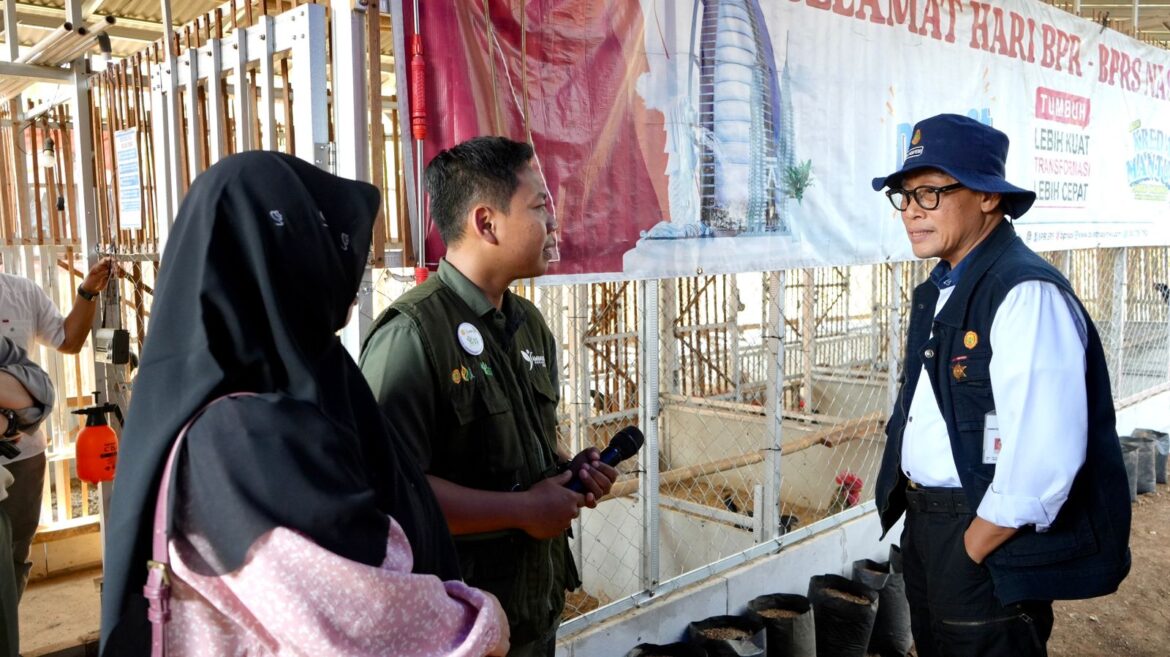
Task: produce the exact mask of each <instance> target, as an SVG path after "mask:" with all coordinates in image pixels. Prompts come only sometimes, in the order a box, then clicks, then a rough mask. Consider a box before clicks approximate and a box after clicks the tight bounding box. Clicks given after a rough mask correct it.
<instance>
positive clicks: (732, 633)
mask: <svg viewBox="0 0 1170 657" xmlns="http://www.w3.org/2000/svg"><path fill="white" fill-rule="evenodd" d="M687 639H688V640H689V641H690V642H691V643H694V644H696V645H698V646H700V647H702V648H703V649H704V650H706V651H707V655H708V657H748V656H749V655H750V656H751V657H766V655H767V654H768V653H767V647H766V640H767V639H766V638H765V636H764V624H763V623H761V622H759V621H758V620H753V619H751V618H748V617H746V616H712V617H710V618H706V619H704V620H701V621H694V622H692V623H691V624H689V625H687Z"/></svg>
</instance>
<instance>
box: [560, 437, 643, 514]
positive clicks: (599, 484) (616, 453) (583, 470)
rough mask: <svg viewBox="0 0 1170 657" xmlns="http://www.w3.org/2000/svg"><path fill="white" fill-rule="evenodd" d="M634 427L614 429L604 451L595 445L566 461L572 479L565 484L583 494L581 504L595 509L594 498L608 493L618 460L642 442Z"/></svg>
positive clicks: (622, 458)
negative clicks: (598, 449) (583, 502)
mask: <svg viewBox="0 0 1170 657" xmlns="http://www.w3.org/2000/svg"><path fill="white" fill-rule="evenodd" d="M645 440H646V439H645V437H644V436H643V435H642V432H641V431H639V430H638V427H634V426H630V427H626V428H625V429H622V430H621V431H619V432H617V434H615V435H614V437H613V438H612V439H611V440H610V441H609V445H608V446H607V447H606V448H605V450H604V451H602V452H600V453H599V452H598V451H597V448H596V447H590V448H589V449H586V450H584V451H582V452H581V453H580V454H578V455H577V456H576V457H574V458H573V460H572V461H571V462H570V464H569V470H570V471H572V473H573V478H572V479H571V480H569V483H568V484H567V485H566V486H567V487H568V489H569V490H571V491H574V492H576V493H582V494H584V495H585V505H586V506H588V507H589V508H591V509H592V508H595V507H596V506H597V501H598V500H599V499H601V498H602V497H604V496H605V495H607V494H608V493H609V490H610V488H612V487H613V482H614V481H615V480H616V479H617V474H618V473H617V470H616V469H615V468H614V466H616V465H617V464H618V463H620V462H622V461H624V460H626V459H628V458H630V457H631V456H633V455H634V454H637V453H638V450H639V449H641V448H642V444H643V443H644V442H645Z"/></svg>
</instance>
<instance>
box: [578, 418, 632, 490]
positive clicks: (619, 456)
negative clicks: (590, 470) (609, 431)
mask: <svg viewBox="0 0 1170 657" xmlns="http://www.w3.org/2000/svg"><path fill="white" fill-rule="evenodd" d="M644 442H646V437H645V436H643V435H642V432H641V430H639V429H638V427H633V426H630V427H626V428H625V429H622V430H621V431H619V432H617V433H616V434H614V436H613V438H611V439H610V441H609V445H608V446H607V447H606V448H605V449H604V450H602V452H601V462H602V463H604V464H606V465H609V466H615V465H617V464H618V463H621V462H622V461H624V460H626V459H628V458H630V457H631V456H633V455H634V454H637V453H638V450H640V449H642V443H644ZM565 485H566V486H567V487H568V489H569V490H571V491H573V492H575V493H584V492H585V484H583V483H582V482H581V480H580V479H578V478H577V471H576V470H574V471H573V479H572V480H570V481H569V483H568V484H565Z"/></svg>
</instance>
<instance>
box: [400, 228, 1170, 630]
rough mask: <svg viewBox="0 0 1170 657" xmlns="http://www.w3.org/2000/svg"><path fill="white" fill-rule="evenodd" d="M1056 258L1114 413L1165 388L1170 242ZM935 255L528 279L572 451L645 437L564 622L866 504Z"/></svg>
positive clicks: (586, 518)
mask: <svg viewBox="0 0 1170 657" xmlns="http://www.w3.org/2000/svg"><path fill="white" fill-rule="evenodd" d="M1044 256H1045V257H1046V258H1048V259H1049V260H1050V261H1051V262H1053V263H1054V264H1055V265H1056V266H1057V267H1058V268H1059V269H1060V270H1061V271H1062V272H1064V273H1065V274H1066V275H1067V276H1068V277H1069V280H1070V281H1071V282H1072V284H1073V286H1074V288H1075V289H1076V291H1077V293H1078V294H1079V295H1080V297H1081V299H1082V300H1083V301H1084V303H1085V306H1086V308H1087V309H1088V310H1089V313H1090V315H1091V316H1092V318H1093V320H1094V322H1095V323H1096V324H1097V327H1098V329H1099V331H1100V333H1101V336H1102V340H1103V342H1104V344H1105V350H1106V354H1107V358H1108V361H1109V365H1110V371H1111V375H1112V381H1113V388H1114V396H1115V399H1117V401H1118V403H1119V406H1124V405H1126V404H1129V403H1133V402H1135V401H1138V400H1140V399H1142V398H1144V397H1147V396H1149V395H1150V394H1153V393H1156V392H1159V391H1161V390H1163V389H1167V388H1170V349H1168V346H1170V313H1168V312H1167V300H1168V298H1170V270H1168V262H1170V249H1167V248H1164V247H1156V248H1127V249H1093V250H1079V251H1063V252H1054V253H1047V254H1044ZM933 264H934V263H933V262H905V263H883V264H878V265H872V266H853V267H831V268H820V269H806V270H792V271H784V272H767V273H751V274H739V275H726V276H701V277H696V278H685V279H670V280H659V281H646V282H614V283H600V284H592V285H570V286H547V287H538V288H535V289H533V288H528V289H525V290H524V293H525V294H526V295H527V296H529V297H530V298H535V300H536V301H537V303H538V305H539V307H540V308H541V310H542V311H543V312H544V314H545V316H546V318H547V319H548V322H549V325H550V326H551V327H552V329H553V331H554V332H555V333H556V334H557V335H558V336H560V337H561V338H562V353H560V354H558V356H559V358H558V363H559V364H560V375H561V381H562V386H561V387H562V405H561V420H562V422H561V427H560V433H559V439H560V440H561V443H562V445H563V446H564V447H565V448H566V450H568V451H570V452H575V451H576V450H579V449H581V448H582V447H585V446H588V445H596V446H598V447H604V445H605V444H606V443H607V441H608V440H609V437H610V436H611V435H613V434H614V433H615V432H616V431H617V430H618V429H620V428H621V427H623V426H626V425H628V424H638V425H639V426H640V427H641V428H642V429H643V430H644V431H645V433H646V436H647V443H646V446H645V447H644V448H643V450H642V452H641V454H640V456H639V458H638V459H636V460H634V459H632V460H631V461H630V462H627V463H624V464H622V467H621V468H620V469H621V470H622V471H623V473H624V474H623V477H622V478H621V479H620V480H619V481H618V483H617V484H616V485H615V488H614V492H613V495H612V496H611V498H610V499H608V500H607V501H605V502H603V503H602V504H601V505H600V506H599V508H598V509H596V510H593V511H589V512H587V513H585V514H583V516H582V518H581V519H580V520H579V521H578V526H577V527H575V528H574V533H573V535H574V539H573V549H574V554H575V555H576V558H577V561H578V563H579V565H580V566H581V570H582V574H583V579H584V586H583V587H582V589H581V590H580V591H577V592H574V593H572V594H571V595H570V596H569V605H568V608H567V609H566V612H565V617H566V619H569V623H567V624H566V626H565V628H564V630H563V631H565V632H573V631H576V630H578V629H581V628H582V627H584V626H586V625H588V624H591V623H593V622H597V621H599V620H601V619H603V618H606V617H609V616H611V615H613V614H614V613H617V612H618V611H620V610H622V609H624V608H628V607H629V606H630V604H632V603H631V601H633V600H637V601H638V604H641V603H643V602H644V601H645V600H646V599H648V598H650V597H653V596H655V595H660V594H662V593H666V592H668V591H670V590H673V589H675V588H678V587H679V586H681V585H682V584H684V583H690V582H694V581H698V580H700V579H702V578H703V577H707V576H710V575H713V574H715V573H718V572H720V571H721V570H725V569H728V568H730V567H733V566H735V565H737V564H739V563H742V562H743V561H744V560H745V559H747V558H749V557H751V556H753V555H754V554H756V553H760V551H759V549H756V546H762V545H763V544H771V546H772V549H774V547H775V540H776V539H777V538H780V540H781V542H782V543H783V542H787V541H788V540H792V539H795V538H798V537H799V536H800V535H804V534H808V533H815V532H817V531H821V530H823V529H825V528H828V527H832V526H834V525H836V524H838V523H839V522H842V521H843V520H844V519H846V518H849V517H853V516H854V515H856V513H857V512H859V511H860V509H858V507H861V506H862V505H863V504H864V503H865V502H867V501H869V500H871V499H872V498H873V484H874V480H875V477H876V473H877V468H878V465H879V461H880V457H881V453H882V449H883V447H884V435H883V432H882V430H883V428H884V423H885V420H886V417H887V415H888V411H889V408H890V407H891V404H892V397H893V394H894V387H895V386H896V381H897V378H898V376H899V374H900V369H899V368H900V360H901V358H902V351H903V349H904V346H905V330H906V326H907V323H908V308H909V306H910V303H909V300H910V294H911V293H912V291H913V288H914V286H916V285H917V284H919V283H921V282H922V281H923V280H925V279H926V277H927V275H928V273H929V271H930V268H931V267H932V266H933ZM382 280H383V281H386V284H387V285H388V284H389V281H388V279H387V278H386V277H383V278H382ZM378 296H380V297H383V298H384V299H386V300H388V299H389V298H391V297H392V296H393V294H392V293H385V294H379V295H378ZM785 536H786V538H781V537H785ZM623 601H624V602H625V603H629V604H610V603H615V602H618V603H621V602H623ZM607 605H608V606H607Z"/></svg>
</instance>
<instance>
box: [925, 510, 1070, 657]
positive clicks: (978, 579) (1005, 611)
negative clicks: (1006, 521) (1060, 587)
mask: <svg viewBox="0 0 1170 657" xmlns="http://www.w3.org/2000/svg"><path fill="white" fill-rule="evenodd" d="M906 496H907V502H908V505H909V509H908V510H907V512H906V525H905V527H904V529H903V530H902V563H903V568H904V570H905V579H906V597H907V598H908V599H909V601H910V625H911V629H912V631H913V633H914V644H915V646H917V649H918V655H919V657H1001V656H1002V657H1046V656H1047V655H1048V650H1047V648H1046V645H1047V643H1048V637H1049V635H1050V634H1051V633H1052V602H1051V601H1035V602H1021V603H1015V604H1011V605H1007V606H1004V605H1003V604H1001V603H1000V602H999V600H997V599H996V597H995V589H994V587H993V586H992V582H991V574H990V572H989V571H988V570H987V566H986V565H981V564H977V563H975V562H974V561H971V558H970V557H968V556H967V550H966V548H965V547H964V546H963V533H964V532H965V531H966V530H967V527H968V525H970V524H971V520H972V519H974V517H975V516H974V514H973V513H972V510H971V509H969V508H968V505H967V502H966V499H965V498H964V497H963V492H962V490H960V489H929V488H928V489H918V490H908V491H907V492H906Z"/></svg>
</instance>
